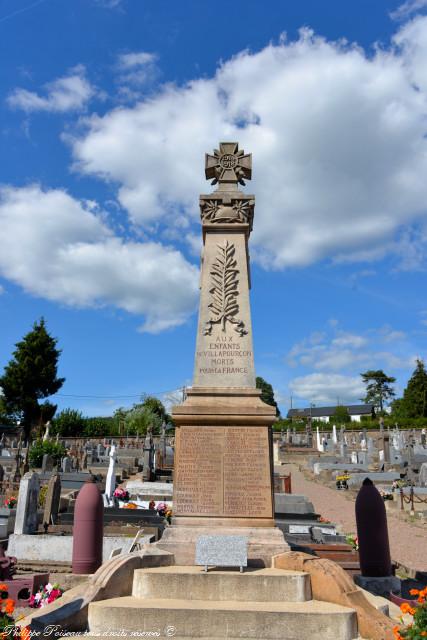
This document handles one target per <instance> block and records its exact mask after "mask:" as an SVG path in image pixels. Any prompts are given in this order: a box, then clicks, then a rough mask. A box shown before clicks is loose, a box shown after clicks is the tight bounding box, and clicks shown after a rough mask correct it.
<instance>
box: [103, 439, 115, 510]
mask: <svg viewBox="0 0 427 640" xmlns="http://www.w3.org/2000/svg"><path fill="white" fill-rule="evenodd" d="M116 462H117V456H116V447H115V445H114V444H113V445H112V447H111V449H110V465H109V467H108V472H107V480H106V482H105V496H106V498H107V501H108V503H109V504H112V501H113V494H114V489H115V488H116V472H115V466H116Z"/></svg>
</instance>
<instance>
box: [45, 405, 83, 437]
mask: <svg viewBox="0 0 427 640" xmlns="http://www.w3.org/2000/svg"><path fill="white" fill-rule="evenodd" d="M84 427H85V419H84V417H83V414H82V412H81V411H77V409H63V410H62V411H60V412H59V413H58V415H57V416H56V418H55V419H54V420H53V423H52V435H55V434H57V433H59V435H60V436H63V437H65V436H77V435H80V434H82V433H83V429H84Z"/></svg>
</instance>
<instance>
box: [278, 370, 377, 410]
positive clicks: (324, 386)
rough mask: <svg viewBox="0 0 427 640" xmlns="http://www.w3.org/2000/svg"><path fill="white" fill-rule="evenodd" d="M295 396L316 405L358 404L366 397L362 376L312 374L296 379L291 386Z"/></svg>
mask: <svg viewBox="0 0 427 640" xmlns="http://www.w3.org/2000/svg"><path fill="white" fill-rule="evenodd" d="M289 388H290V390H291V392H292V394H293V395H295V396H297V397H298V398H303V399H304V400H306V401H307V402H313V403H315V404H316V405H336V404H337V403H338V399H339V402H340V403H341V404H358V403H359V402H360V398H363V397H364V396H365V395H366V390H365V387H364V385H363V383H362V379H361V377H360V376H358V377H356V376H354V377H353V376H344V375H339V374H335V373H311V374H310V375H308V376H301V377H299V378H295V379H294V380H292V382H291V383H290V385H289Z"/></svg>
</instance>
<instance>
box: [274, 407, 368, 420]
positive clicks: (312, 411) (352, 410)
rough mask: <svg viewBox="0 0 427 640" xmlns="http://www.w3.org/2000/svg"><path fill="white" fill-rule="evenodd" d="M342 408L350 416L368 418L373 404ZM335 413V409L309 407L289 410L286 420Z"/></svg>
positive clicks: (318, 416)
mask: <svg viewBox="0 0 427 640" xmlns="http://www.w3.org/2000/svg"><path fill="white" fill-rule="evenodd" d="M342 406H344V407H345V408H346V409H347V411H348V413H349V415H350V416H368V415H371V414H372V411H373V409H374V405H373V404H348V405H342ZM335 411H336V406H335V407H311V408H310V407H309V408H308V409H289V411H288V414H287V417H288V418H309V417H310V416H311V417H312V418H320V417H323V416H328V417H330V416H333V415H334V414H335Z"/></svg>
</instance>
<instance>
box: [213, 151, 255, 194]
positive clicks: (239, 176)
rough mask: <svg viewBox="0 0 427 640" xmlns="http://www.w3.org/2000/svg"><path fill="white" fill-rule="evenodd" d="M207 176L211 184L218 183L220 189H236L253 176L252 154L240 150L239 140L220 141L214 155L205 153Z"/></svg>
mask: <svg viewBox="0 0 427 640" xmlns="http://www.w3.org/2000/svg"><path fill="white" fill-rule="evenodd" d="M205 176H206V179H207V180H212V182H211V184H213V185H214V184H217V183H218V184H219V187H218V189H219V190H229V189H236V188H237V184H238V183H239V184H241V185H244V184H245V182H244V178H245V179H246V180H250V179H251V177H252V154H251V153H245V152H244V151H243V149H240V151H239V144H238V143H237V142H220V143H219V150H218V149H215V150H214V153H213V156H211V155H209V154H208V153H207V154H206V155H205Z"/></svg>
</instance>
